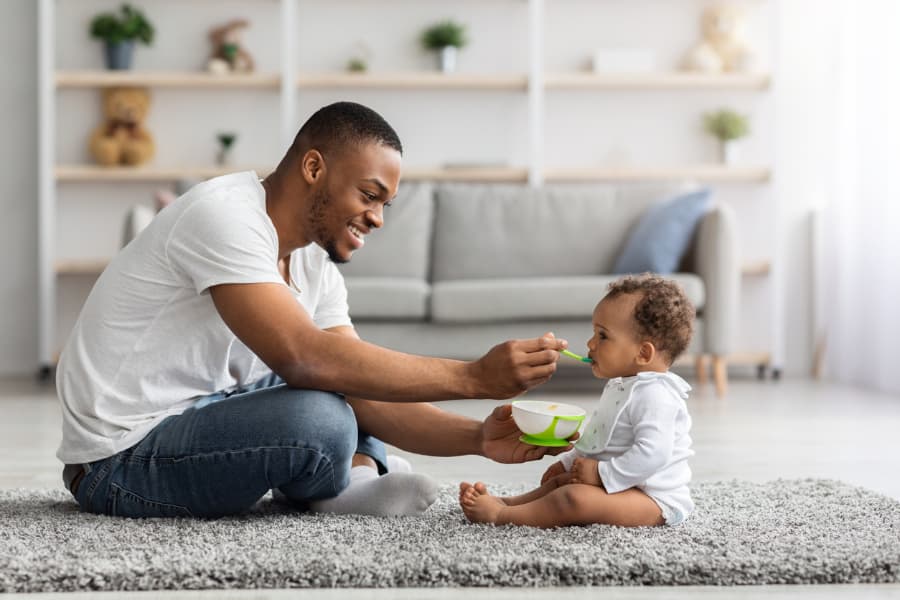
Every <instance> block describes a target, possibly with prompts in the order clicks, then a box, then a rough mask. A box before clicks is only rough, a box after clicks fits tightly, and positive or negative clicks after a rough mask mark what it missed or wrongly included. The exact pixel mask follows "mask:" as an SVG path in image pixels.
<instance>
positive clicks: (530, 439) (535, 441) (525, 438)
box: [519, 433, 570, 448]
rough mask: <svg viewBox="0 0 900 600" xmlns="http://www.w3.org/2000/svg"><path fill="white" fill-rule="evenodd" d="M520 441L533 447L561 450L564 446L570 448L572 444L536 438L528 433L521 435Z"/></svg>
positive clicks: (564, 441) (565, 441)
mask: <svg viewBox="0 0 900 600" xmlns="http://www.w3.org/2000/svg"><path fill="white" fill-rule="evenodd" d="M519 441H520V442H525V443H526V444H531V445H532V446H547V447H549V448H561V447H563V446H568V445H569V443H570V442H569V441H568V440H545V439H541V438H537V437H534V436H533V435H528V434H527V433H523V434H522V435H520V436H519Z"/></svg>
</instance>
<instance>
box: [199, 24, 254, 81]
mask: <svg viewBox="0 0 900 600" xmlns="http://www.w3.org/2000/svg"><path fill="white" fill-rule="evenodd" d="M249 25H250V22H249V21H247V20H246V19H234V20H232V21H229V22H228V23H225V24H224V25H222V26H221V27H215V28H213V29H211V30H210V32H209V41H210V42H211V43H212V48H213V49H212V55H211V56H210V57H209V60H208V61H207V63H206V70H207V71H209V72H210V73H214V74H216V75H225V74H228V73H250V72H251V71H253V68H254V64H253V57H252V56H250V54H249V53H248V52H247V51H246V50H244V48H243V46H242V45H241V32H242V30H244V29H246V28H247V27H248V26H249Z"/></svg>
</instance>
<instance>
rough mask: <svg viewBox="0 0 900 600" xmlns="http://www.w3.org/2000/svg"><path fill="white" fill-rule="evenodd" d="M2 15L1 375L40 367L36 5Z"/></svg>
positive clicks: (16, 3)
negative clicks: (38, 341) (37, 296)
mask: <svg viewBox="0 0 900 600" xmlns="http://www.w3.org/2000/svg"><path fill="white" fill-rule="evenodd" d="M0 8H2V11H3V12H2V15H0V39H2V40H3V49H4V57H5V58H4V61H3V62H4V65H3V77H2V78H0V106H2V107H3V110H2V111H0V132H2V135H3V140H2V143H0V214H2V217H0V273H2V276H0V307H2V310H0V375H9V374H21V373H31V372H34V370H35V369H36V368H37V364H38V356H37V352H38V350H37V302H36V294H37V237H36V236H37V76H36V71H37V40H36V37H35V32H36V31H37V2H35V1H34V0H4V1H3V4H2V6H0Z"/></svg>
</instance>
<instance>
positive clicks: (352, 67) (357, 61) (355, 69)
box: [347, 57, 369, 73]
mask: <svg viewBox="0 0 900 600" xmlns="http://www.w3.org/2000/svg"><path fill="white" fill-rule="evenodd" d="M368 69H369V65H368V63H366V59H364V58H359V57H355V58H351V59H350V60H348V61H347V70H348V71H350V72H351V73H365V72H366V71H367V70H368Z"/></svg>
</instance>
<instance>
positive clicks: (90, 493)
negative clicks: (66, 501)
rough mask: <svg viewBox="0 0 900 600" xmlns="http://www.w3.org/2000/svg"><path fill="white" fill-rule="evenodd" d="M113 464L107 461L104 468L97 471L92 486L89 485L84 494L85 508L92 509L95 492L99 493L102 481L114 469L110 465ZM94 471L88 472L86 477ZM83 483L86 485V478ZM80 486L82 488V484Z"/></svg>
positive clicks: (91, 482)
mask: <svg viewBox="0 0 900 600" xmlns="http://www.w3.org/2000/svg"><path fill="white" fill-rule="evenodd" d="M111 462H112V461H110V460H106V461H104V462H103V466H101V467H100V468H99V469H97V471H96V473H95V474H94V476H93V477H92V478H91V481H90V485H88V487H87V489H86V490H85V492H84V504H85V506H87V507H88V509H90V507H91V506H92V502H93V500H94V492H96V491H97V486H98V485H99V484H100V481H101V480H102V479H103V478H104V477H106V476H107V474H108V473H109V471H110V468H111V467H112V465H111V464H110V463H111ZM93 471H94V470H93V469H91V470H90V471H87V472H86V473H85V477H87V476H88V475H90V474H91V473H92V472H93ZM81 483H84V478H82V481H81ZM79 486H80V484H79ZM79 489H80V487H79ZM76 500H77V498H76Z"/></svg>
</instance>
